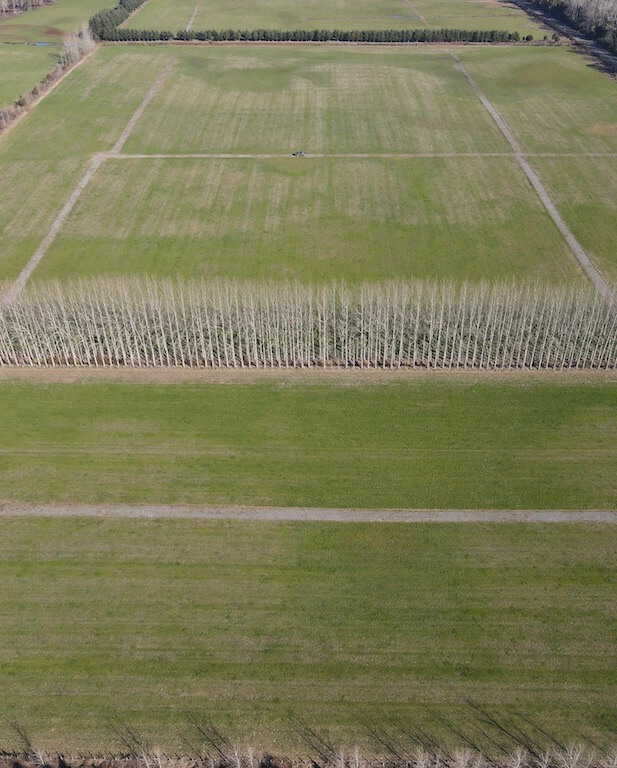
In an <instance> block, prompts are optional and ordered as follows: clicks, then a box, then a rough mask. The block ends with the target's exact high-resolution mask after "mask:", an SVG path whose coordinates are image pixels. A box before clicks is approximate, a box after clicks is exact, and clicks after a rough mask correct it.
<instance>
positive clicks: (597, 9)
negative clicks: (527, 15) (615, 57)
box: [535, 0, 617, 51]
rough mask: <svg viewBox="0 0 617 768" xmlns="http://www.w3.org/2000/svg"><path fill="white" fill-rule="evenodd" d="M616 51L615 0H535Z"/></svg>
mask: <svg viewBox="0 0 617 768" xmlns="http://www.w3.org/2000/svg"><path fill="white" fill-rule="evenodd" d="M535 1H536V2H537V3H538V5H540V6H542V7H543V8H546V9H547V10H549V11H553V12H556V13H558V14H559V15H562V16H563V17H565V18H566V19H567V20H568V21H569V22H571V23H572V24H574V25H575V26H576V27H578V28H579V29H581V30H582V31H583V32H586V33H587V34H589V35H591V36H592V37H595V38H597V39H598V40H600V41H601V42H603V43H604V44H605V45H607V46H608V47H609V48H611V49H612V50H614V51H617V0H535Z"/></svg>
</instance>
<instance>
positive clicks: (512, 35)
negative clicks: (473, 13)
mask: <svg viewBox="0 0 617 768" xmlns="http://www.w3.org/2000/svg"><path fill="white" fill-rule="evenodd" d="M100 15H102V14H97V16H100ZM101 22H102V23H101ZM90 28H91V30H92V32H93V34H94V35H96V36H97V37H98V38H99V39H101V40H105V41H111V42H154V41H158V40H164V41H166V40H183V41H191V40H195V41H201V42H223V41H234V40H237V41H246V42H298V43H301V42H345V43H511V42H518V41H520V39H521V37H520V35H519V33H518V32H507V31H504V30H498V29H493V30H483V29H471V30H466V29H361V30H342V29H334V30H330V29H289V30H281V29H252V30H246V29H224V30H216V29H207V30H201V31H200V30H186V29H183V30H180V31H178V32H171V31H170V30H155V29H117V28H111V27H110V26H109V25H108V24H107V23H105V20H99V19H98V18H97V17H94V18H93V19H92V20H91V22H90ZM525 39H526V40H527V41H530V40H532V39H533V37H532V36H531V35H530V36H529V37H527V38H525Z"/></svg>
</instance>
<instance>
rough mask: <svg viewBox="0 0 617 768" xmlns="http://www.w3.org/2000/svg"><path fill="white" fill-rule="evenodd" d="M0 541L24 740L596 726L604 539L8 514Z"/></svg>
mask: <svg viewBox="0 0 617 768" xmlns="http://www.w3.org/2000/svg"><path fill="white" fill-rule="evenodd" d="M0 531H1V533H2V535H1V536H0V578H1V579H2V584H3V588H2V590H1V591H0V611H1V613H2V616H3V621H2V625H1V627H0V644H1V646H2V649H3V653H2V661H3V665H2V677H3V684H2V687H1V689H0V706H1V707H2V709H3V711H5V712H7V713H10V716H11V718H12V719H18V720H19V722H20V723H21V724H22V725H24V726H26V727H27V728H28V731H29V733H30V734H31V736H32V738H33V741H34V743H35V744H36V745H37V746H39V747H48V748H50V749H59V748H67V747H68V748H73V749H75V748H82V749H86V750H90V749H93V748H94V749H96V748H97V747H102V748H109V747H110V746H116V748H117V747H118V744H117V742H115V741H114V740H113V737H112V735H111V734H110V732H109V731H108V730H107V726H106V724H107V722H108V719H109V718H110V717H113V716H117V717H119V718H121V720H123V721H124V722H128V723H130V724H131V725H132V726H133V727H134V728H135V729H136V730H137V732H138V733H140V734H141V735H142V736H145V737H146V738H147V739H148V740H149V741H150V743H151V744H152V745H153V746H162V747H168V748H174V747H180V748H181V747H182V745H183V744H184V742H183V737H184V736H185V735H186V732H187V726H186V724H185V723H184V719H183V714H184V713H186V712H187V711H193V712H198V713H204V714H205V715H206V716H209V717H211V718H213V720H214V721H215V722H216V723H217V724H218V725H219V727H222V728H223V730H224V731H226V732H227V733H230V734H232V736H233V738H234V739H237V740H238V742H240V743H241V744H242V745H245V744H250V745H253V746H256V747H262V748H263V747H270V748H278V749H279V750H280V751H283V750H286V749H294V748H298V749H302V746H303V745H302V744H301V743H300V741H299V738H298V735H297V733H295V732H294V731H293V730H292V727H291V724H290V715H291V714H297V715H300V716H302V717H304V718H305V719H306V720H307V721H308V722H309V723H310V724H311V725H313V726H314V727H317V728H318V729H320V730H321V729H329V730H330V732H331V733H332V732H333V734H334V737H333V738H334V740H335V742H336V743H337V744H340V743H342V744H344V745H349V746H353V745H354V744H356V743H358V742H363V741H366V736H365V735H364V734H363V728H362V723H363V722H364V721H365V720H366V719H367V717H376V718H377V719H383V718H387V717H389V716H393V715H394V716H399V717H401V718H403V719H404V720H407V721H408V722H410V723H411V724H413V726H418V725H419V724H424V725H426V724H427V721H428V723H429V728H430V729H431V730H433V731H434V730H435V724H434V721H433V722H431V718H430V717H429V716H427V713H426V710H425V709H424V707H425V706H428V707H429V709H430V710H431V711H432V712H435V713H437V715H442V716H446V717H447V718H449V719H451V720H453V721H454V722H456V723H459V724H460V723H464V724H466V716H465V705H464V700H465V698H472V699H473V700H475V701H478V702H481V703H482V704H484V705H485V706H488V707H490V708H491V709H494V710H498V711H500V712H504V711H512V710H514V711H522V712H524V713H525V714H526V715H527V716H528V717H530V718H533V719H535V720H536V721H537V722H538V723H540V724H542V725H543V726H544V727H545V728H548V729H549V730H550V731H552V732H553V733H555V734H556V735H557V736H558V737H561V738H569V737H571V734H572V729H573V728H574V729H575V730H576V732H577V734H583V733H584V734H594V735H595V732H596V731H597V730H601V729H602V726H608V725H610V724H611V723H613V722H614V715H615V693H616V688H617V676H616V672H615V670H616V668H617V643H616V639H615V628H616V625H617V614H616V604H617V603H616V601H615V575H616V574H615V558H614V536H610V535H607V529H606V528H605V527H602V526H599V527H592V526H589V527H585V526H577V525H573V526H568V525H566V526H563V525H562V526H558V525H557V526H550V525H548V526H541V527H538V526H534V525H489V526H486V525H481V524H472V525H453V526H450V525H432V526H431V525H407V526H405V525H403V526H400V525H396V524H390V525H388V524H376V525H366V524H361V523H358V524H347V525H345V524H310V523H309V524H301V523H297V524H296V523H279V524H276V523H261V524H259V523H257V524H256V523H239V522H235V523H234V522H209V523H195V522H191V521H148V520H139V521H124V522H120V521H116V522H114V521H102V520H98V521H97V520H82V521H78V520H44V519H30V520H24V519H21V520H7V519H4V520H2V521H1V522H0ZM7 720H8V718H5V719H4V720H3V721H2V723H1V725H0V728H1V730H0V738H2V742H3V744H5V745H10V744H11V741H12V740H13V739H14V734H12V733H11V732H10V731H9V730H8V727H7V724H6V723H7ZM437 732H438V733H441V734H443V735H444V737H445V738H446V739H447V740H448V741H452V740H453V736H452V734H451V733H448V732H447V731H446V732H445V734H444V729H443V727H441V728H440V727H439V725H438V726H437Z"/></svg>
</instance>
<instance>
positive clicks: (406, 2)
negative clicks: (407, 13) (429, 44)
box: [403, 0, 428, 24]
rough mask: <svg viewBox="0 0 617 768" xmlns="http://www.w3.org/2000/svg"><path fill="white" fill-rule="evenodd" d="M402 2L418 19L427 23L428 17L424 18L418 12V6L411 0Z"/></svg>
mask: <svg viewBox="0 0 617 768" xmlns="http://www.w3.org/2000/svg"><path fill="white" fill-rule="evenodd" d="M403 3H404V4H405V5H406V6H407V7H408V8H410V9H411V10H412V11H413V13H415V15H416V16H417V17H418V18H419V19H420V21H424V22H425V23H427V24H428V19H427V18H426V16H423V15H422V14H421V13H420V11H419V10H418V7H417V6H416V5H415V3H412V2H411V0H403Z"/></svg>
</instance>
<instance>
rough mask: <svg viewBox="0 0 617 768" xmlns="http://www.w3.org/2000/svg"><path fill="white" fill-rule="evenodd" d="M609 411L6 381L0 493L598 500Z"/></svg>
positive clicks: (489, 388)
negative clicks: (34, 479) (46, 384)
mask: <svg viewBox="0 0 617 768" xmlns="http://www.w3.org/2000/svg"><path fill="white" fill-rule="evenodd" d="M616 406H617V388H616V387H615V386H614V385H611V384H599V385H587V386H581V385H567V384H562V385H551V384H535V385H533V386H532V385H529V386H524V385H519V384H513V383H500V382H498V381H495V382H489V383H477V380H476V383H467V384H461V383H456V384H448V383H447V382H445V381H440V382H438V381H436V380H426V381H419V382H417V383H397V384H390V385H386V386H384V385H370V384H364V385H362V386H355V387H343V386H337V385H334V384H325V383H320V384H314V385H306V384H296V385H291V384H289V383H286V384H277V383H276V382H275V381H268V382H259V383H253V384H252V385H249V386H242V385H238V384H231V383H230V384H227V385H225V384H205V383H176V384H167V385H164V386H163V385H146V384H144V383H143V382H136V383H134V384H132V383H128V382H114V383H111V382H105V383H102V382H96V383H94V382H90V383H82V384H72V385H68V384H50V385H48V386H44V385H40V384H34V383H26V382H23V381H17V380H16V381H8V382H3V383H2V384H1V385H0V420H1V422H2V424H3V429H2V431H1V433H0V454H1V455H2V463H1V465H0V488H1V489H2V490H1V492H0V498H1V499H4V500H18V501H29V502H36V501H38V502H51V501H64V502H76V503H77V502H105V503H114V502H115V503H122V502H130V503H142V502H143V503H146V502H150V503H180V502H183V503H194V504H200V503H209V504H249V505H251V504H263V505H276V506H279V505H280V506H326V507H366V508H373V507H376V508H383V507H409V508H417V507H427V508H451V507H454V508H474V509H475V508H514V509H517V508H530V509H534V508H572V509H576V508H586V507H607V508H614V507H615V506H617V487H616V485H615V477H616V476H617V451H616V449H615V446H616V445H617V439H616V438H617V408H616ZM33 478H36V482H33V481H32V479H33Z"/></svg>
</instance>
